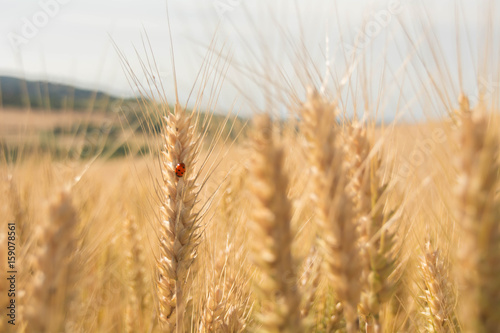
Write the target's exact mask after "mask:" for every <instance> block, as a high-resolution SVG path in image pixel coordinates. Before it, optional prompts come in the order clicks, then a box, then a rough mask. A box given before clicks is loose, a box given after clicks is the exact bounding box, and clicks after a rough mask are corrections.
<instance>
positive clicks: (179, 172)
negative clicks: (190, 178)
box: [175, 163, 186, 177]
mask: <svg viewBox="0 0 500 333" xmlns="http://www.w3.org/2000/svg"><path fill="white" fill-rule="evenodd" d="M184 173H186V165H185V164H184V163H179V164H177V166H176V167H175V174H176V175H177V177H182V176H184Z"/></svg>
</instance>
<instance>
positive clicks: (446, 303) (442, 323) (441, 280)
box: [420, 241, 455, 333]
mask: <svg viewBox="0 0 500 333" xmlns="http://www.w3.org/2000/svg"><path fill="white" fill-rule="evenodd" d="M420 273H421V275H422V279H423V281H424V284H425V295H424V296H423V298H424V300H425V302H426V304H427V307H426V309H425V312H424V314H425V316H426V317H427V321H428V323H429V326H428V328H427V331H429V332H436V333H444V332H454V331H455V329H454V321H455V317H454V311H453V307H454V305H455V300H454V294H453V291H452V289H451V286H450V282H449V276H448V269H447V265H446V263H445V262H444V259H443V258H442V257H441V255H440V252H439V250H434V248H433V247H432V244H431V242H430V241H427V242H426V244H425V252H424V254H423V255H422V256H421V257H420Z"/></svg>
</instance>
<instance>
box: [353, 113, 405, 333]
mask: <svg viewBox="0 0 500 333" xmlns="http://www.w3.org/2000/svg"><path fill="white" fill-rule="evenodd" d="M349 132H350V133H349V136H348V142H349V145H348V147H349V149H350V152H351V154H350V155H351V156H353V157H351V162H350V166H351V167H350V170H351V177H352V181H351V190H352V191H353V195H354V196H355V199H356V200H355V202H356V214H357V219H358V223H359V228H360V230H361V239H360V242H361V246H362V253H363V256H364V259H365V260H364V262H365V266H364V270H363V277H364V279H363V280H364V287H363V292H362V296H361V304H360V309H361V313H362V314H363V316H364V317H365V318H366V330H367V332H368V331H374V332H383V327H382V323H381V321H380V314H381V310H382V306H383V305H384V304H385V303H387V302H388V301H389V299H390V297H391V296H392V295H393V293H394V291H395V290H396V282H397V280H396V279H395V278H391V275H392V274H393V273H394V272H395V270H396V266H397V265H396V260H397V253H398V248H397V244H396V236H395V233H394V231H392V230H393V228H388V222H389V220H390V219H391V218H392V217H393V216H394V214H395V212H396V211H395V210H392V211H386V209H385V192H386V188H387V184H381V181H380V178H379V173H380V164H381V158H380V153H379V152H377V153H375V154H373V155H374V156H373V157H370V152H371V151H372V146H371V144H370V142H369V139H368V137H367V132H366V128H364V127H363V126H361V125H360V124H358V123H354V124H352V125H351V126H350V127H349Z"/></svg>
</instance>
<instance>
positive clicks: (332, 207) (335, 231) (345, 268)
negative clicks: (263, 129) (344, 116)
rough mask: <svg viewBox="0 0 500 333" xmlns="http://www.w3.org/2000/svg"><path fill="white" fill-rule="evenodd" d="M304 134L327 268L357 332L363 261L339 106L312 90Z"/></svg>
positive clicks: (304, 113) (351, 329) (304, 117)
mask: <svg viewBox="0 0 500 333" xmlns="http://www.w3.org/2000/svg"><path fill="white" fill-rule="evenodd" d="M301 115H302V132H303V133H304V136H305V138H306V141H307V147H306V148H307V151H308V154H309V161H310V164H311V173H312V178H313V181H314V186H315V190H314V198H313V199H314V201H315V203H316V205H317V220H318V224H319V227H320V230H321V236H322V238H321V240H320V243H321V245H322V248H323V252H324V254H323V260H324V261H323V262H324V263H325V265H326V269H327V273H328V276H329V278H330V281H331V283H332V285H333V288H334V289H335V291H336V294H337V297H338V299H339V300H340V301H341V302H342V303H343V308H344V315H345V317H346V321H347V330H348V332H354V331H356V327H357V304H358V301H359V297H360V290H361V288H360V276H361V267H362V265H361V258H360V256H359V248H358V238H359V237H358V234H357V231H356V223H355V215H354V207H353V205H354V202H353V200H354V198H353V196H352V194H351V193H348V192H347V190H346V186H347V171H346V169H345V165H344V153H343V151H342V149H341V148H340V147H339V144H338V142H339V140H338V138H339V130H338V128H337V127H338V126H337V122H336V107H335V104H333V103H330V102H328V101H327V100H326V99H325V98H323V97H322V96H320V95H319V93H318V92H317V91H316V90H312V89H309V90H308V94H307V101H306V102H305V103H304V104H303V106H302V109H301Z"/></svg>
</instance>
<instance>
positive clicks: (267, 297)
mask: <svg viewBox="0 0 500 333" xmlns="http://www.w3.org/2000/svg"><path fill="white" fill-rule="evenodd" d="M489 24H490V25H492V24H493V23H491V22H490V23H489ZM410 44H411V43H410ZM411 45H415V44H411ZM487 46H488V48H487V49H486V48H485V49H481V50H479V51H478V52H479V55H480V56H481V55H484V56H485V57H491V59H490V61H489V62H488V64H490V67H488V68H485V71H486V72H489V73H495V74H494V76H495V77H497V76H498V75H499V74H500V71H499V70H500V67H499V64H498V58H496V57H495V56H496V55H497V52H496V51H495V52H493V51H491V53H490V51H488V50H491V49H495V48H496V47H498V45H496V44H495V43H494V41H493V40H491V41H489V42H488V43H487ZM174 47H175V45H174ZM428 48H429V52H431V51H432V50H435V49H433V46H432V45H430V44H429V46H428ZM481 52H484V53H481ZM208 54H210V57H209V58H210V59H217V60H214V63H215V64H214V63H210V61H207V62H205V63H204V64H203V65H202V66H201V68H202V69H203V72H204V75H203V79H202V82H201V84H199V85H198V86H196V89H198V91H197V92H196V90H195V95H196V94H198V96H197V97H196V98H197V99H198V98H199V99H200V103H201V95H203V93H202V91H204V90H205V89H206V90H207V91H212V93H211V94H214V95H211V96H210V98H211V99H217V98H218V95H217V92H216V91H217V89H212V90H211V89H209V88H207V87H209V86H210V84H214V85H218V84H219V83H218V81H217V80H219V79H220V78H221V77H223V76H224V71H221V74H219V75H220V76H217V75H216V78H213V77H212V76H211V75H212V74H210V68H212V67H211V66H214V67H217V66H226V65H227V63H226V61H227V59H225V58H224V57H222V56H220V54H219V53H218V50H217V48H216V46H211V47H210V50H209V53H208ZM212 57H213V58H212ZM349 61H350V60H348V62H349ZM356 61H360V60H356ZM387 61H389V60H387ZM425 61H426V60H425V59H423V60H422V62H423V66H424V68H426V69H429V72H428V73H425V74H422V76H429V77H430V78H431V79H432V80H431V81H432V84H429V85H425V84H424V83H421V85H422V87H419V88H415V90H414V91H413V93H414V95H415V96H416V97H421V98H422V99H423V101H422V102H421V103H422V105H423V106H424V107H426V106H429V108H430V107H431V106H434V103H435V102H434V101H433V100H432V98H431V95H432V96H434V97H436V96H437V98H438V100H440V101H442V103H441V104H440V105H441V112H440V114H439V117H435V118H431V117H427V118H425V120H424V121H420V122H409V123H404V122H401V123H397V122H391V123H387V122H380V121H379V120H378V119H377V117H376V116H375V111H374V110H371V109H370V108H372V107H373V108H376V106H377V105H376V102H375V101H372V100H370V97H368V96H371V94H372V93H373V91H371V90H370V87H369V86H370V84H371V83H367V81H368V80H370V79H371V78H370V76H369V72H370V70H369V69H368V70H366V71H363V70H362V69H360V70H359V72H356V73H355V74H352V73H351V74H352V75H358V76H359V77H358V79H359V81H357V82H358V84H360V85H361V87H355V88H353V87H352V86H349V87H348V88H347V90H348V91H349V93H348V94H347V95H345V94H342V93H341V92H340V91H335V89H333V88H331V86H325V85H323V84H322V82H320V80H314V79H311V80H303V81H302V82H300V84H301V87H302V92H300V93H293V92H291V91H290V92H288V95H287V99H288V103H287V106H288V110H287V111H288V114H289V117H288V118H281V117H279V116H278V115H277V113H276V112H273V110H272V107H270V108H269V109H265V110H259V111H256V112H255V114H254V115H252V116H251V117H249V118H248V119H244V120H243V121H239V122H238V121H237V120H236V116H235V115H234V113H229V114H228V116H227V117H225V116H223V117H218V118H215V116H213V111H214V109H215V107H213V105H212V106H210V105H209V106H208V107H206V108H203V107H202V106H199V107H195V108H194V109H187V108H186V107H185V105H184V104H183V101H179V99H178V97H177V86H176V84H175V82H170V85H169V87H168V89H170V91H169V96H171V93H173V92H174V91H175V96H176V98H175V101H174V102H173V101H172V100H170V99H169V100H168V101H167V98H166V96H165V95H163V91H162V89H160V88H159V87H158V86H155V85H154V84H153V85H152V86H149V87H144V86H141V87H139V88H140V89H139V90H140V92H141V97H140V98H139V99H138V100H139V102H141V103H140V105H141V106H140V108H139V111H138V112H139V115H138V116H141V115H142V119H143V121H142V122H139V123H138V124H139V125H137V126H138V127H139V126H140V127H142V128H143V129H144V131H145V132H147V134H145V135H144V136H141V135H137V131H136V130H135V128H132V125H131V124H130V123H128V122H126V121H119V122H117V123H120V127H121V130H122V131H123V133H121V134H117V136H116V137H113V140H115V139H116V140H118V141H119V143H117V144H116V145H115V146H114V147H115V148H114V149H116V147H118V145H119V144H122V143H124V144H126V145H127V146H128V147H129V149H128V150H127V153H126V154H124V155H125V156H122V157H113V158H111V157H110V156H111V153H109V154H108V153H106V151H105V150H103V149H99V147H101V148H102V147H103V146H104V145H105V144H106V143H105V142H104V141H105V140H104V141H102V142H101V141H95V145H97V148H96V149H95V150H92V151H91V152H90V153H89V154H87V155H85V156H84V157H82V154H80V153H81V151H82V150H83V149H84V148H83V145H84V143H88V141H89V138H88V137H87V136H88V135H89V134H88V132H85V131H79V132H76V131H73V132H71V131H70V132H69V134H68V135H67V136H65V137H64V138H62V139H61V140H59V141H58V142H59V143H58V144H61V142H64V144H62V146H61V147H59V149H60V150H58V153H57V154H55V153H53V151H52V150H51V149H39V148H36V147H37V146H36V145H35V144H34V143H33V142H34V141H36V140H37V139H36V138H37V137H38V136H36V135H31V134H29V133H39V131H40V130H42V129H43V130H44V131H49V132H50V131H51V130H53V129H54V128H55V126H56V125H57V126H59V125H61V124H63V123H65V122H67V124H72V123H76V124H81V123H82V122H83V121H84V120H83V119H84V118H83V117H71V114H69V115H66V116H65V117H64V118H59V117H57V116H54V117H53V118H54V119H56V120H57V124H55V123H50V121H49V118H47V117H41V116H40V115H39V114H38V115H37V114H36V113H35V114H34V115H30V113H29V112H26V113H22V116H19V112H20V111H12V110H2V111H1V112H0V114H3V115H5V118H2V119H7V115H8V116H9V117H8V119H9V121H8V122H7V121H5V122H3V123H0V129H2V132H1V133H2V134H3V136H4V137H3V138H2V139H5V137H7V134H8V140H3V141H2V142H4V144H2V145H1V150H0V158H1V161H0V193H2V194H1V196H0V197H1V198H2V200H1V201H0V209H1V211H0V225H1V228H0V269H1V272H2V275H1V276H2V279H1V280H0V305H1V306H0V307H1V309H2V311H1V313H2V319H1V320H0V331H1V332H27V333H32V332H33V333H56V332H71V333H73V332H96V333H97V332H130V333H132V332H348V333H352V332H367V333H372V332H378V333H381V332H500V154H499V149H500V137H499V131H498V128H499V125H500V118H499V115H498V103H499V97H500V94H499V92H496V91H495V92H493V93H491V92H490V91H487V92H486V93H484V92H481V91H480V96H479V98H477V99H474V100H472V98H471V96H469V95H470V94H469V95H468V94H467V91H464V90H466V89H462V82H461V81H460V80H458V81H457V82H452V83H447V81H446V80H445V79H444V78H443V76H444V74H442V73H441V72H439V73H438V74H436V76H434V74H432V73H431V68H432V67H433V65H434V64H436V63H437V61H435V63H432V64H431V63H429V64H427V63H426V62H425ZM219 62H220V63H219ZM304 62H305V60H304ZM361 62H362V61H361ZM221 64H222V65H221ZM302 65H303V66H304V70H305V71H307V70H308V65H309V64H306V63H303V64H302ZM124 67H125V68H126V71H127V72H128V74H129V75H130V77H131V78H132V81H133V78H134V73H135V72H137V71H140V70H141V69H135V68H131V67H130V66H129V64H128V63H127V61H126V59H125V58H124ZM485 67H486V66H485ZM457 72H458V73H460V72H461V69H458V70H457ZM178 75H179V74H178ZM479 75H480V74H478V77H477V81H478V82H479V81H480V80H479ZM313 76H314V75H313V73H311V77H313ZM458 76H459V77H461V75H458ZM436 78H438V79H436ZM439 78H440V80H439ZM373 80H377V78H373ZM282 84H283V85H285V83H284V82H282ZM269 85H271V83H269ZM334 86H335V84H334ZM424 86H425V88H426V89H429V90H430V91H431V92H427V95H426V94H424V95H422V94H419V93H420V92H421V88H423V87H424ZM267 88H268V87H266V86H265V85H263V86H262V89H267ZM339 89H340V88H339ZM213 91H215V92H213ZM405 94H406V93H405ZM351 95H352V96H351ZM402 95H403V93H401V96H402ZM157 96H160V97H161V98H160V102H158V103H156V102H155V103H153V102H151V100H152V99H154V98H155V97H157ZM353 96H355V97H356V98H351V97H353ZM276 98H277V99H278V98H281V97H276ZM357 98H360V99H361V100H363V99H364V102H365V105H364V106H360V105H358V106H357V108H361V109H362V108H364V109H365V110H364V112H363V114H362V115H353V114H352V113H350V112H349V110H351V109H353V108H354V110H356V105H353V104H356V101H357ZM426 98H428V100H426ZM376 99H377V96H375V97H374V100H376ZM157 100H158V98H157ZM210 103H214V102H213V101H211V102H209V104H210ZM426 103H427V104H426ZM360 104H361V103H360ZM396 113H397V112H396ZM16 117H18V118H16ZM36 117H39V118H40V119H42V118H43V119H45V120H46V123H42V122H41V121H37V118H36ZM110 117H111V116H109V115H93V116H92V118H93V122H94V123H101V122H104V121H112V120H110ZM25 122H26V123H25ZM23 124H27V125H26V126H28V128H29V129H30V131H31V132H30V131H28V132H26V131H25V132H22V131H20V130H19V128H25V127H23V126H21V125H23ZM29 124H35V125H36V126H35V127H36V128H31V127H29V126H31V125H29ZM63 125H64V124H63ZM68 126H70V125H68ZM155 126H158V127H157V128H158V130H157V131H156V130H154V128H155ZM16 131H17V132H16ZM12 133H14V134H12ZM19 133H22V134H19ZM26 133H28V134H26ZM51 142H52V141H51ZM14 144H17V146H16V149H15V154H14V153H13V151H14V150H13V148H12V147H13V145H14ZM113 145H114V143H112V144H111V146H113ZM142 145H146V146H147V147H148V149H147V150H143V151H141V148H140V147H142ZM75 146H76V147H77V148H74V147H75ZM33 147H35V148H33ZM49 147H53V146H50V145H49ZM130 147H135V148H130ZM28 148H29V149H28ZM61 151H62V152H61ZM75 151H76V153H75ZM139 151H140V152H139ZM181 164H183V165H184V167H185V170H184V169H183V168H182V167H181ZM10 272H12V273H10ZM12 276H15V278H14V279H10V280H9V277H12ZM11 293H13V294H12V295H11ZM13 300H14V302H13ZM11 309H14V311H11ZM13 313H14V316H13V317H12V316H11V317H9V314H13ZM10 320H14V321H15V325H12V323H10V322H9V321H10Z"/></svg>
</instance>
